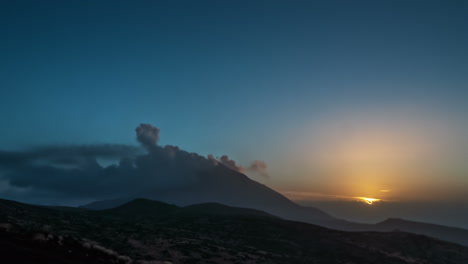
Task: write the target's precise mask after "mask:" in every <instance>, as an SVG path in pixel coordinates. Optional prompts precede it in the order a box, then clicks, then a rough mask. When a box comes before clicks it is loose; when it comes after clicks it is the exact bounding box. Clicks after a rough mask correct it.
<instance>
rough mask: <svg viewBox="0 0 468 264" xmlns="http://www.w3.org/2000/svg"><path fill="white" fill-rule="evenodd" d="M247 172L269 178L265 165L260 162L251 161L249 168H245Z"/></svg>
mask: <svg viewBox="0 0 468 264" xmlns="http://www.w3.org/2000/svg"><path fill="white" fill-rule="evenodd" d="M247 170H249V171H252V172H256V173H258V174H260V175H261V176H263V177H265V178H269V177H270V176H269V174H268V171H267V165H266V163H265V162H264V161H261V160H254V161H252V163H251V164H250V166H249V167H247Z"/></svg>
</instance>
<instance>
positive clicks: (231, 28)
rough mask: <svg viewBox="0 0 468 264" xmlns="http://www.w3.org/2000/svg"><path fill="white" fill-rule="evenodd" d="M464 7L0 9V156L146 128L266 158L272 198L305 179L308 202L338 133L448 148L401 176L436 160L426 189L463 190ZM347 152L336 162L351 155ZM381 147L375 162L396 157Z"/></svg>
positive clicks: (69, 4)
mask: <svg viewBox="0 0 468 264" xmlns="http://www.w3.org/2000/svg"><path fill="white" fill-rule="evenodd" d="M467 11H468V3H467V2H465V1H323V2H318V1H232V2H228V1H131V2H130V1H3V2H2V3H1V4H0V32H1V34H2V42H1V43H0V48H1V49H0V57H1V58H2V63H1V64H0V75H1V78H0V87H1V96H0V131H1V137H0V146H1V147H2V149H10V150H12V149H19V148H26V147H29V146H32V145H50V144H93V143H102V142H104V143H122V144H134V145H136V141H135V137H134V128H135V127H136V126H137V125H138V124H140V123H142V122H144V123H151V124H153V125H155V126H157V127H159V128H160V129H161V143H162V144H172V145H178V146H180V147H181V148H183V149H186V150H189V151H194V152H198V153H200V154H203V155H206V154H209V153H214V154H215V155H222V154H228V155H229V156H230V157H233V158H234V159H236V160H237V161H239V162H241V163H247V162H248V161H250V160H253V159H260V160H264V161H266V162H267V164H268V166H269V170H270V174H271V176H272V177H271V180H270V181H269V182H268V184H269V185H271V186H275V187H276V188H277V189H281V188H284V189H285V190H286V189H287V190H290V189H294V188H295V187H294V186H295V185H298V184H299V185H301V184H302V183H304V182H307V181H308V178H313V179H310V180H309V182H310V183H311V185H314V186H316V187H315V189H314V188H312V189H314V190H311V191H314V192H316V191H317V190H316V189H317V188H318V187H317V186H322V185H321V184H319V183H323V186H325V187H324V188H322V190H325V189H326V190H327V191H325V192H326V193H327V195H332V194H336V195H338V193H337V192H340V191H342V190H341V189H334V188H329V189H327V188H328V187H326V186H328V185H327V184H326V182H327V179H330V178H329V177H328V176H327V177H325V176H317V174H320V173H321V172H322V169H324V170H326V169H327V168H321V169H316V168H311V167H313V165H314V164H317V163H319V162H321V158H315V157H316V156H321V154H322V153H325V152H326V151H324V152H320V153H317V149H320V150H322V148H326V149H327V148H328V147H327V146H328V145H327V144H323V143H324V142H335V141H336V137H334V136H330V137H328V136H327V137H324V135H332V134H334V133H336V131H341V130H343V131H344V132H343V133H341V132H339V135H338V137H339V138H344V140H345V141H346V140H347V139H348V138H356V137H354V136H352V135H351V134H353V133H354V134H357V135H358V136H357V140H356V142H361V141H360V140H361V138H369V137H370V138H374V141H375V142H374V141H372V142H373V143H372V144H370V143H369V147H368V149H373V147H374V146H376V145H379V146H381V145H382V146H383V145H385V146H389V145H392V144H403V143H401V142H405V141H404V140H402V141H401V142H400V141H398V139H401V138H405V139H408V138H424V139H427V140H428V141H437V142H439V141H440V142H445V140H447V141H450V142H448V143H446V144H445V143H444V144H445V145H443V146H431V147H428V148H427V149H429V150H431V151H436V150H437V151H439V150H443V151H440V152H439V154H435V157H433V156H430V155H429V156H430V157H429V156H428V157H427V159H421V160H417V161H415V162H414V164H411V166H410V167H414V166H420V163H423V162H427V161H430V160H431V161H432V160H438V162H439V163H440V166H437V167H438V169H440V170H441V171H442V172H443V173H442V172H441V173H440V175H443V176H434V177H435V179H436V180H434V182H435V183H437V184H439V181H438V180H442V178H444V179H445V178H449V179H452V180H453V181H454V183H453V184H454V185H457V184H458V186H460V183H461V184H462V186H463V188H464V187H465V186H468V182H467V181H466V177H465V176H464V175H466V167H463V166H465V165H463V166H462V165H460V164H462V163H463V162H464V161H465V160H466V158H467V153H466V151H465V150H464V149H466V148H465V146H466V145H467V144H468V143H467V141H468V140H467V137H466V134H465V132H466V131H467V127H468V124H467V123H468V121H467V118H466V116H467V107H466V102H467V100H468V88H467V83H468V64H467V63H466V62H467V61H468V51H467V49H466V47H468V21H467V20H468V16H466V14H467ZM350 120H351V121H350ZM387 120H388V121H387ZM389 124H392V125H393V126H392V127H390V125H389ZM413 125H414V127H413ZM387 126H389V127H387ZM343 127H344V128H343ZM395 127H396V129H393V128H395ZM406 128H408V129H406ZM413 128H414V129H413ZM350 130H352V131H355V132H353V133H348V132H349V131H350ZM382 130H385V131H387V132H388V131H389V130H390V131H396V132H394V133H393V132H391V133H390V132H389V133H387V132H385V133H383V132H382ZM410 130H411V131H410ZM369 131H374V132H373V133H377V134H379V135H386V136H381V137H377V136H375V135H374V134H372V133H371V134H368V133H370V132H369ZM379 131H380V132H379ZM429 132H430V133H429ZM340 133H341V134H340ZM366 133H367V134H366ZM386 133H387V134H386ZM382 138H384V139H382ZM327 140H328V141H327ZM353 140H354V139H353ZM353 140H351V139H350V140H349V141H350V142H351V141H352V142H351V143H352V144H351V143H350V144H348V143H346V144H345V145H346V147H343V148H344V149H345V150H343V151H344V152H346V153H348V152H352V153H354V152H353V151H351V150H349V149H355V148H359V149H361V147H360V146H362V144H361V143H359V144H358V143H356V144H357V145H358V146H357V147H356V146H354V145H353V144H354V143H353V142H355V141H353ZM452 141H455V142H457V143H453V142H452ZM346 142H348V141H346ZM382 142H383V143H382ZM412 142H414V141H412ZM381 143H382V144H381ZM330 144H331V143H330ZM322 145H324V146H322ZM349 145H352V146H351V147H349V149H348V146H349ZM364 145H366V144H364ZM422 145H425V144H422V143H421V144H419V143H418V144H416V145H415V147H414V148H418V151H422V150H423V149H426V148H425V147H424V148H423V147H421V146H422ZM366 146H367V145H366ZM338 148H341V147H338ZM364 149H365V148H364ZM385 149H386V150H385V151H387V149H389V148H387V147H385ZM369 151H370V150H369ZM385 151H384V152H385ZM388 151H389V152H388V153H387V152H385V153H383V154H382V155H380V154H379V155H376V156H382V157H383V158H388V157H395V156H399V154H395V153H396V152H398V151H401V150H398V151H397V150H393V149H391V150H388ZM392 151H396V152H395V153H394V152H392ZM418 151H415V152H414V153H419V152H418ZM390 152H391V153H392V154H390ZM410 152H411V151H410ZM331 153H334V152H333V151H331ZM340 153H341V152H340ZM369 153H373V152H369ZM398 153H399V152H398ZM411 153H412V152H411ZM425 153H427V152H425ZM441 153H444V158H443V159H439V158H440V156H442V154H441ZM335 154H336V153H335ZM445 154H447V155H445ZM343 155H344V154H343ZM346 155H348V154H346ZM350 155H355V154H350ZM356 155H357V154H356ZM363 155H364V154H363ZM366 155H374V154H366ZM309 156H310V157H311V158H309ZM312 156H313V157H312ZM364 156H365V155H364ZM374 156H375V155H374ZM304 157H305V158H304ZM353 157H354V156H353ZM359 157H361V156H359ZM366 157H367V156H366ZM424 157H426V156H424ZM351 160H353V161H354V160H355V158H352V159H351ZM327 162H330V164H331V165H330V166H335V165H336V164H337V163H336V161H333V162H331V161H327ZM346 162H350V161H346ZM451 162H453V163H455V165H453V166H452V167H450V166H449V165H450V164H452V163H451ZM390 165H394V163H389V164H386V165H385V166H383V165H382V166H383V167H386V166H390ZM356 166H357V165H356ZM402 166H403V165H402ZM447 167H449V168H450V169H453V168H455V169H454V170H455V171H456V173H452V172H451V171H450V172H447V169H446V168H447ZM353 168H354V167H353ZM366 168H367V167H366ZM317 170H318V171H317ZM358 171H359V170H358ZM366 173H367V172H366ZM395 173H396V172H395ZM419 174H420V173H418V175H419ZM333 175H334V177H338V178H339V177H344V176H343V175H341V174H339V176H337V175H335V174H333ZM447 175H448V176H447ZM460 175H462V176H460ZM314 177H316V178H314ZM366 177H367V176H366ZM369 177H377V176H369ZM385 177H391V176H385ZM415 177H416V176H415ZM438 177H439V178H438ZM338 178H336V179H335V178H332V179H333V181H331V182H332V183H333V182H335V181H338V180H339V179H338ZM314 179H316V180H314ZM353 179H354V178H353ZM418 179H419V178H418ZM431 179H432V178H431ZM415 181H416V180H415ZM431 181H432V180H431ZM375 184H377V183H375ZM451 184H452V183H451ZM383 185H384V184H383ZM390 185H391V184H390ZM286 186H292V187H286ZM307 186H308V185H306V187H307ZM450 186H451V185H450ZM375 188H377V187H375ZM378 188H380V187H378ZM382 188H385V186H384V187H382ZM428 188H429V187H428ZM447 188H449V187H447ZM429 189H430V188H429ZM429 189H427V190H429ZM463 190H465V189H463ZM301 191H303V190H301ZM351 193H354V192H351V191H349V192H347V194H346V195H351ZM371 193H372V192H371ZM444 193H446V191H444ZM405 195H406V194H405ZM361 196H362V195H361ZM415 199H416V198H415ZM418 199H419V198H418Z"/></svg>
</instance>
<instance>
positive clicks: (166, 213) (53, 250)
mask: <svg viewBox="0 0 468 264" xmlns="http://www.w3.org/2000/svg"><path fill="white" fill-rule="evenodd" d="M210 209H215V210H210ZM207 210H208V211H207ZM0 245H2V247H0V261H2V262H9V263H24V262H29V263H141V264H149V263H153V264H156V263H173V264H179V263H207V264H208V263H247V264H253V263H272V264H274V263H319V264H320V263H327V264H334V263H337V264H338V263H340V264H341V263H343V264H344V263H355V264H358V263H359V264H371V263H381V264H398V263H433V264H439V263H440V264H442V263H445V264H461V263H468V248H466V247H463V246H460V245H457V244H452V243H448V242H444V241H440V240H437V239H433V238H430V237H426V236H421V235H415V234H411V233H406V232H383V233H381V232H344V231H336V230H331V229H327V228H324V227H320V226H316V225H312V224H307V223H302V222H295V221H288V220H283V219H280V218H277V217H273V216H269V215H268V214H266V213H263V214H261V213H260V212H258V211H256V210H251V209H243V208H235V207H230V206H223V205H221V204H202V205H194V206H188V207H178V206H174V205H169V204H165V203H161V202H155V201H148V200H145V199H138V200H133V201H130V202H129V203H126V204H124V205H122V206H119V207H117V208H114V209H106V210H67V209H66V208H60V207H50V208H48V207H41V206H32V205H27V204H21V203H17V202H13V201H8V200H0ZM35 259H39V260H41V261H35ZM88 260H90V261H88ZM106 261H107V262H106Z"/></svg>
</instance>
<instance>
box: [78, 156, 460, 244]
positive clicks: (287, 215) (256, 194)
mask: <svg viewBox="0 0 468 264" xmlns="http://www.w3.org/2000/svg"><path fill="white" fill-rule="evenodd" d="M199 178H200V181H198V182H196V183H193V184H190V185H182V186H177V187H172V188H169V189H157V188H154V189H152V190H151V191H147V192H144V193H142V194H141V196H139V197H143V198H147V199H151V200H157V201H163V202H166V203H170V204H176V205H178V206H187V205H193V204H202V203H218V204H225V205H228V206H233V207H240V208H249V209H255V210H260V211H263V212H266V213H268V214H271V215H275V216H278V217H281V218H284V219H288V220H294V221H301V222H306V223H311V224H317V225H320V226H324V227H327V228H332V229H337V230H343V231H393V230H395V229H399V230H402V231H406V232H412V233H415V234H423V235H427V236H432V237H435V238H438V239H442V240H446V241H450V242H454V243H459V244H462V245H468V230H464V229H457V228H452V227H445V226H436V225H428V224H424V223H418V222H411V223H412V224H409V223H410V222H409V221H406V222H403V220H401V221H400V222H398V221H386V222H383V223H379V224H376V225H372V224H361V223H355V222H350V221H346V220H343V219H336V218H334V217H332V216H330V215H328V214H326V213H325V212H323V211H321V210H319V209H316V208H313V207H304V206H300V205H298V204H296V203H294V202H292V201H291V200H289V199H288V198H286V197H284V196H283V195H281V194H280V193H278V192H276V191H274V190H272V189H270V188H268V187H267V186H265V185H263V184H260V183H258V182H256V181H253V180H251V179H250V178H248V177H247V176H245V175H244V174H242V173H239V172H237V171H234V170H231V169H229V168H227V167H225V166H224V165H222V164H219V165H218V166H215V167H214V168H213V169H212V170H210V171H206V172H204V173H203V174H201V175H200V177H199ZM133 198H136V197H133ZM133 198H128V197H127V198H122V199H115V200H106V201H97V202H94V203H91V204H88V205H84V206H83V208H88V209H94V210H100V209H109V208H114V207H117V206H120V205H122V204H125V203H127V202H128V201H130V200H132V199H133ZM212 209H213V210H215V208H212Z"/></svg>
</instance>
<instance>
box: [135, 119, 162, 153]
mask: <svg viewBox="0 0 468 264" xmlns="http://www.w3.org/2000/svg"><path fill="white" fill-rule="evenodd" d="M135 130H136V134H137V140H138V142H140V143H141V144H142V145H143V146H144V147H145V148H147V149H150V148H153V147H155V146H156V145H157V144H158V141H159V128H157V127H155V126H152V125H150V124H140V125H139V126H138V127H137V128H136V129H135Z"/></svg>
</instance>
